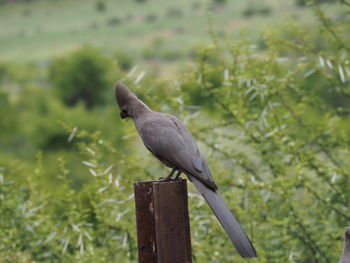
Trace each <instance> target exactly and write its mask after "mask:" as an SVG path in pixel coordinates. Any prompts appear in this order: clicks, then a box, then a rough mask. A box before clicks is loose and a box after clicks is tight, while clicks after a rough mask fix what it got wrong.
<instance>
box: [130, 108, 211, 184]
mask: <svg viewBox="0 0 350 263" xmlns="http://www.w3.org/2000/svg"><path fill="white" fill-rule="evenodd" d="M137 126H138V125H137ZM137 128H138V130H139V133H140V136H141V138H142V140H143V142H144V144H145V146H146V147H147V149H148V150H149V151H151V152H152V153H153V154H154V155H155V156H156V157H157V158H159V159H160V160H163V161H165V162H167V163H170V164H172V165H173V166H174V167H177V168H178V169H180V170H181V171H183V172H185V173H186V174H190V175H192V176H194V177H196V178H197V179H198V180H200V181H202V182H203V183H204V184H205V185H207V186H208V187H209V188H211V189H213V190H216V189H217V186H216V184H215V183H214V181H213V179H212V177H211V173H210V170H209V168H208V165H207V164H206V162H205V160H204V158H203V156H202V154H201V153H200V152H199V150H198V148H197V145H196V142H195V140H194V138H193V137H192V135H191V134H190V133H189V132H188V131H187V129H186V128H185V126H184V125H183V124H182V123H181V121H180V120H178V119H177V118H175V117H174V116H171V115H167V114H161V113H153V114H150V115H149V116H147V119H146V120H143V122H142V124H141V125H139V126H138V127H137Z"/></svg>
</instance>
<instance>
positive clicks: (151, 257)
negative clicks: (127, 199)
mask: <svg viewBox="0 0 350 263" xmlns="http://www.w3.org/2000/svg"><path fill="white" fill-rule="evenodd" d="M134 190H135V202H136V222H137V240H138V250H139V262H140V263H191V262H192V256H191V254H192V253H191V236H190V223H189V217H188V205H187V203H188V200H187V182H186V180H184V179H181V180H174V181H169V182H158V181H150V182H138V183H135V184H134Z"/></svg>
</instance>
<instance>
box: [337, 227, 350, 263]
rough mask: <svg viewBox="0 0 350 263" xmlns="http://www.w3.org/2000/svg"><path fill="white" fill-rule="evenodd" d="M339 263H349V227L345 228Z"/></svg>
mask: <svg viewBox="0 0 350 263" xmlns="http://www.w3.org/2000/svg"><path fill="white" fill-rule="evenodd" d="M339 263H350V226H348V227H347V228H345V232H344V248H343V254H342V256H341V258H340V260H339Z"/></svg>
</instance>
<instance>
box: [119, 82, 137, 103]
mask: <svg viewBox="0 0 350 263" xmlns="http://www.w3.org/2000/svg"><path fill="white" fill-rule="evenodd" d="M115 98H116V99H117V102H118V105H119V108H120V109H122V108H123V106H125V105H127V104H128V103H129V102H130V100H133V99H136V96H135V94H134V93H132V92H131V90H129V89H128V87H127V86H126V85H124V84H123V83H117V84H116V86H115Z"/></svg>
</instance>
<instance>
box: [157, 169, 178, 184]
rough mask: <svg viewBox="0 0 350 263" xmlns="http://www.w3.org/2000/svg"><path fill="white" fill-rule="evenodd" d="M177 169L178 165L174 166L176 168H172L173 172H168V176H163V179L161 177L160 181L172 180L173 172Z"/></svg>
mask: <svg viewBox="0 0 350 263" xmlns="http://www.w3.org/2000/svg"><path fill="white" fill-rule="evenodd" d="M175 171H176V167H174V168H173V169H172V170H171V172H170V173H169V174H168V176H167V177H165V178H161V179H159V181H160V182H166V181H169V180H171V177H172V176H173V174H174V173H175Z"/></svg>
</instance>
